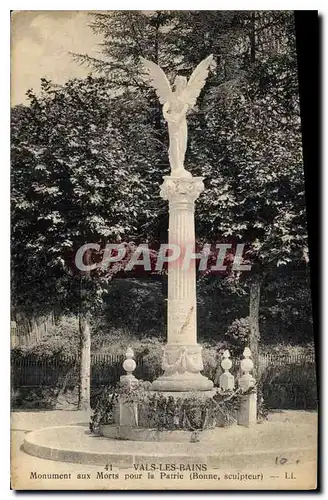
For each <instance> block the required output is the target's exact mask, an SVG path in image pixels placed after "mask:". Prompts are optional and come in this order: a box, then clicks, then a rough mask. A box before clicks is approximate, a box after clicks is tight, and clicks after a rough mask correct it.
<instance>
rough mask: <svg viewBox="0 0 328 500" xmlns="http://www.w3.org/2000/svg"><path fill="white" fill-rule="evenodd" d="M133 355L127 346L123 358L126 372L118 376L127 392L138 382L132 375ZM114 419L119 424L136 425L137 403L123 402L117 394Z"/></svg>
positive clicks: (133, 368)
mask: <svg viewBox="0 0 328 500" xmlns="http://www.w3.org/2000/svg"><path fill="white" fill-rule="evenodd" d="M133 357H134V352H133V350H132V349H131V347H129V348H128V349H127V351H126V353H125V360H124V363H123V368H124V370H125V371H126V374H125V375H121V377H120V382H121V385H122V387H123V388H124V389H126V390H127V391H128V392H129V391H131V390H132V389H133V388H135V387H137V386H138V384H139V381H138V379H136V377H135V376H134V375H133V371H134V370H135V368H136V362H135V361H134V359H133ZM115 420H116V422H117V423H118V424H119V425H120V426H129V427H138V405H137V403H127V402H125V398H124V396H123V397H122V396H121V397H120V396H119V398H118V406H117V412H116V418H115Z"/></svg>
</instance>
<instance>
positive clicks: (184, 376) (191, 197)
mask: <svg viewBox="0 0 328 500" xmlns="http://www.w3.org/2000/svg"><path fill="white" fill-rule="evenodd" d="M203 189H204V184H203V178H202V177H191V176H190V177H174V176H166V177H164V183H163V184H162V186H161V193H160V195H161V197H162V198H163V199H164V200H168V201H169V213H170V216H169V244H174V245H177V246H178V247H179V248H180V251H181V254H180V257H179V258H178V259H176V260H174V261H172V262H169V263H168V299H167V300H168V307H167V344H166V345H165V347H164V354H163V363H162V368H163V370H164V375H162V376H161V377H159V378H158V379H157V380H155V381H154V382H153V384H152V388H153V389H154V390H157V391H193V390H195V391H208V390H211V389H212V388H213V382H212V381H211V380H209V379H207V378H206V377H204V376H203V375H201V373H200V371H201V370H202V369H203V362H202V354H201V350H202V348H201V346H200V345H198V344H197V319H196V274H195V259H193V258H192V259H187V262H188V266H186V268H184V257H185V252H186V249H187V248H189V251H192V252H195V248H194V247H195V221H194V205H195V200H196V199H197V198H198V196H199V195H200V193H201V192H202V191H203Z"/></svg>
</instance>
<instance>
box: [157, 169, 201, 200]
mask: <svg viewBox="0 0 328 500" xmlns="http://www.w3.org/2000/svg"><path fill="white" fill-rule="evenodd" d="M163 179H164V182H163V184H162V185H161V192H160V196H161V197H162V198H163V199H164V200H168V201H169V202H170V203H175V202H178V203H193V202H194V201H195V200H196V199H197V198H198V196H199V195H200V193H201V192H202V191H203V190H204V183H203V179H204V177H174V176H171V175H166V176H165V177H163Z"/></svg>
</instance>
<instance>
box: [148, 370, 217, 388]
mask: <svg viewBox="0 0 328 500" xmlns="http://www.w3.org/2000/svg"><path fill="white" fill-rule="evenodd" d="M151 389H152V390H153V391H166V392H189V391H211V390H212V389H213V382H212V380H209V379H208V378H207V377H204V375H202V374H201V373H190V372H185V373H174V374H172V375H162V376H161V377H158V379H156V380H154V382H153V383H152V385H151Z"/></svg>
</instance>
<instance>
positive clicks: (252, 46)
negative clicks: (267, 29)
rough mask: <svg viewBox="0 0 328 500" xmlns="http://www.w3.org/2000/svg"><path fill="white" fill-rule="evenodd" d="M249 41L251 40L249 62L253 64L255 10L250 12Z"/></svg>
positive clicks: (254, 56) (254, 51)
mask: <svg viewBox="0 0 328 500" xmlns="http://www.w3.org/2000/svg"><path fill="white" fill-rule="evenodd" d="M250 42H251V63H252V64H254V63H255V59H256V55H255V53H256V32H255V12H252V13H251V29H250Z"/></svg>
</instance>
